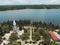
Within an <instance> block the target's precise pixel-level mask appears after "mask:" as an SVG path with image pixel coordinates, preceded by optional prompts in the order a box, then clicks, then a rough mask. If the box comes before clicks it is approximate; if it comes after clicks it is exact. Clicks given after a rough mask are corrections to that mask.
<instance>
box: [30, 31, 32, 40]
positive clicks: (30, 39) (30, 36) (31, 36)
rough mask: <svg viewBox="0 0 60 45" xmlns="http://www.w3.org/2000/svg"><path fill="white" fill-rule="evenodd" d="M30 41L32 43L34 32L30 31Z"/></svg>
mask: <svg viewBox="0 0 60 45" xmlns="http://www.w3.org/2000/svg"><path fill="white" fill-rule="evenodd" d="M30 41H32V30H30Z"/></svg>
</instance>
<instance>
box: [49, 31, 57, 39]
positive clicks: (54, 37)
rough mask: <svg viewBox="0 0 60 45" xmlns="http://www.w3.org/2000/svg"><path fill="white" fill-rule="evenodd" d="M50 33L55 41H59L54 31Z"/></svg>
mask: <svg viewBox="0 0 60 45" xmlns="http://www.w3.org/2000/svg"><path fill="white" fill-rule="evenodd" d="M48 32H49V34H50V35H51V37H52V39H53V40H57V39H58V38H57V36H56V35H55V34H54V33H53V31H48Z"/></svg>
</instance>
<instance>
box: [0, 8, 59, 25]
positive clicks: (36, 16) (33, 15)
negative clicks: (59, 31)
mask: <svg viewBox="0 0 60 45" xmlns="http://www.w3.org/2000/svg"><path fill="white" fill-rule="evenodd" d="M14 19H15V20H31V21H42V22H47V23H49V22H52V23H54V24H57V25H60V9H22V10H7V11H0V22H3V21H8V20H14Z"/></svg>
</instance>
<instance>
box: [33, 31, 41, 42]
mask: <svg viewBox="0 0 60 45" xmlns="http://www.w3.org/2000/svg"><path fill="white" fill-rule="evenodd" d="M32 39H33V40H35V41H38V40H40V35H39V33H37V32H34V33H33V37H32Z"/></svg>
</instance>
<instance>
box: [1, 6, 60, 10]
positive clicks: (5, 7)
mask: <svg viewBox="0 0 60 45" xmlns="http://www.w3.org/2000/svg"><path fill="white" fill-rule="evenodd" d="M59 8H60V5H5V6H0V11H4V10H18V9H59Z"/></svg>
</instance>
